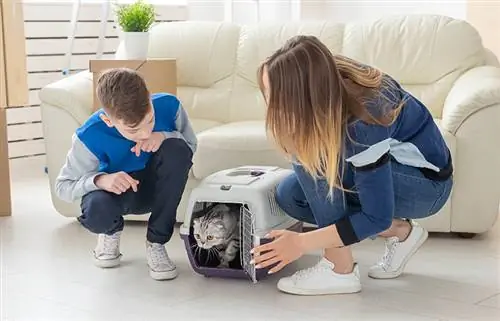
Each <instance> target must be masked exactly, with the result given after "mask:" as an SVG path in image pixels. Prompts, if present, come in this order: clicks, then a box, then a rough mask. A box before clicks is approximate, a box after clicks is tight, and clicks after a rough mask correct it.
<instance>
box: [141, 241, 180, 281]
mask: <svg viewBox="0 0 500 321" xmlns="http://www.w3.org/2000/svg"><path fill="white" fill-rule="evenodd" d="M146 253H147V258H148V265H149V275H150V276H151V277H152V278H153V279H155V280H158V281H162V280H171V279H175V278H176V277H177V268H176V267H175V264H174V263H173V262H172V261H171V260H170V258H169V257H168V254H167V250H166V249H165V246H164V245H163V244H158V243H151V242H146Z"/></svg>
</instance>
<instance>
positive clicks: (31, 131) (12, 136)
mask: <svg viewBox="0 0 500 321" xmlns="http://www.w3.org/2000/svg"><path fill="white" fill-rule="evenodd" d="M42 137H43V129H42V124H41V123H31V124H30V123H28V124H19V125H10V126H7V140H8V141H9V143H10V142H13V141H19V140H30V139H34V138H42Z"/></svg>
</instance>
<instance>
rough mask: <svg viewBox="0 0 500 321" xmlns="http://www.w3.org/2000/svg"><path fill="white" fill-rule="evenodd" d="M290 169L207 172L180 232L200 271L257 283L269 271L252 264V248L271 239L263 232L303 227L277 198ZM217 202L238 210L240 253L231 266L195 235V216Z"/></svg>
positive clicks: (252, 167) (215, 275)
mask: <svg viewBox="0 0 500 321" xmlns="http://www.w3.org/2000/svg"><path fill="white" fill-rule="evenodd" d="M290 173H292V171H291V170H287V169H282V168H279V167H267V166H244V167H238V168H234V169H229V170H224V171H220V172H217V173H215V174H212V175H210V176H208V177H207V178H205V179H204V180H203V181H202V182H201V183H200V185H199V186H198V187H196V188H195V189H194V190H193V191H192V193H191V195H190V199H189V205H188V208H187V213H186V217H185V219H184V224H183V225H182V227H181V231H180V234H181V238H182V239H183V240H184V244H185V246H186V250H187V254H188V258H189V261H190V263H191V266H192V268H193V269H194V270H195V271H196V272H197V273H199V274H201V275H204V276H207V277H226V278H249V279H251V280H252V281H253V282H254V283H255V282H257V280H259V279H261V278H262V277H264V276H265V275H267V272H268V269H260V270H256V269H255V267H254V265H252V264H250V261H251V259H252V255H251V254H250V250H251V249H252V248H253V247H255V246H257V245H259V244H264V243H266V242H268V240H266V239H264V236H265V235H266V234H267V233H269V232H270V231H271V230H280V229H289V230H294V231H301V230H302V223H301V222H299V221H297V220H295V219H293V218H291V217H289V216H288V215H286V214H285V212H284V211H283V210H282V209H281V208H280V207H279V206H278V204H277V203H276V200H275V191H276V186H277V184H278V183H279V182H280V181H281V180H282V179H283V178H285V177H286V176H287V175H289V174H290ZM217 204H226V205H228V206H229V207H231V208H232V209H233V211H239V218H240V220H239V222H240V224H239V227H238V228H239V229H240V244H239V253H238V254H237V256H236V258H235V259H234V261H233V262H232V264H230V265H229V267H219V263H220V261H219V260H218V259H217V258H215V256H214V255H210V251H209V250H204V249H201V248H199V247H197V241H196V239H195V237H194V235H193V229H194V228H193V220H194V219H195V218H197V217H201V216H203V215H205V214H206V213H207V212H208V211H209V210H210V209H211V208H213V206H216V205H217Z"/></svg>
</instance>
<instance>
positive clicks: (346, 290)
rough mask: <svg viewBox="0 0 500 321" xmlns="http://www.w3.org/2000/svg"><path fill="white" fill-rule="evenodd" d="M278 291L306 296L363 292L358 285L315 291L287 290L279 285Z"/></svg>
mask: <svg viewBox="0 0 500 321" xmlns="http://www.w3.org/2000/svg"><path fill="white" fill-rule="evenodd" d="M278 290H280V291H281V292H284V293H288V294H294V295H304V296H305V295H308V296H314V295H338V294H352V293H358V292H361V284H356V285H352V286H346V287H337V288H330V289H321V290H313V289H299V288H287V287H286V286H282V285H280V284H279V283H278Z"/></svg>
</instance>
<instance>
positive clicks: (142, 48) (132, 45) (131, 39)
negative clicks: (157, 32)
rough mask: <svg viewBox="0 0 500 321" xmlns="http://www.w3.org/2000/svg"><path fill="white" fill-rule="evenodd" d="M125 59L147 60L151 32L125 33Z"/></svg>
mask: <svg viewBox="0 0 500 321" xmlns="http://www.w3.org/2000/svg"><path fill="white" fill-rule="evenodd" d="M122 36H123V49H124V52H123V54H124V56H125V57H124V59H147V57H148V49H149V32H123V34H122Z"/></svg>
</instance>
